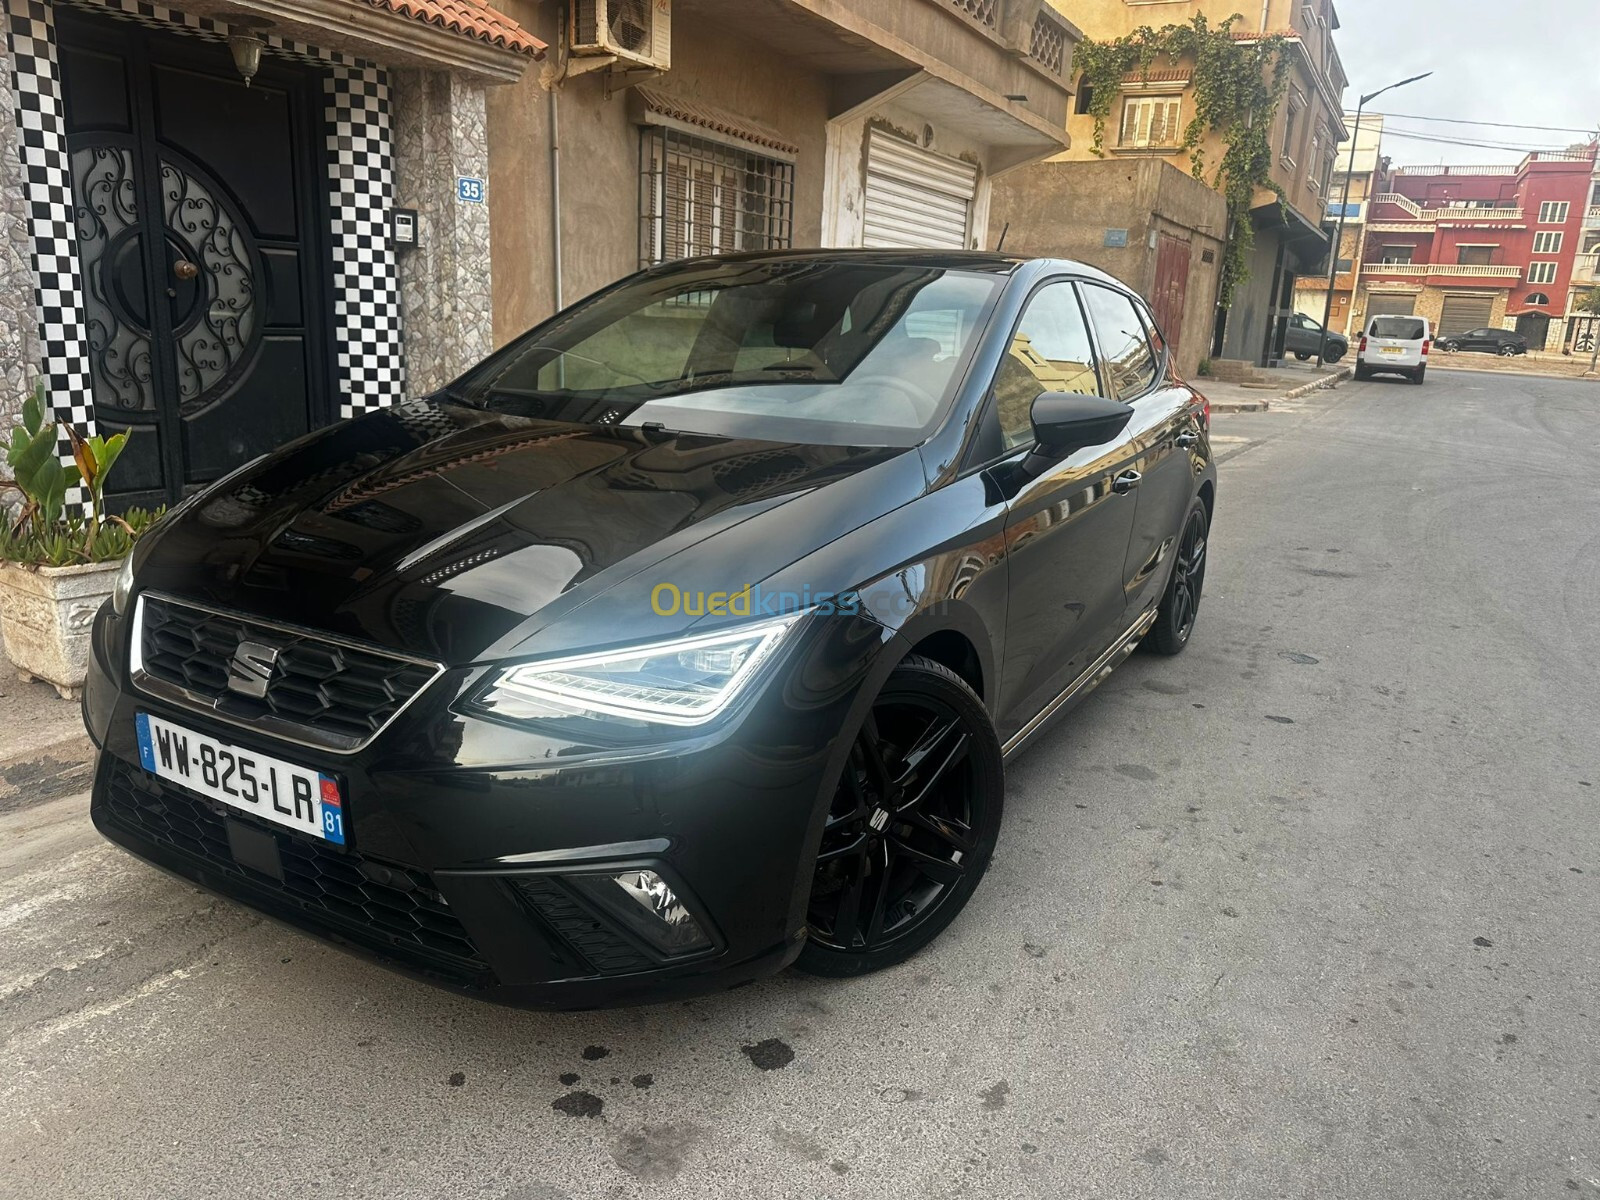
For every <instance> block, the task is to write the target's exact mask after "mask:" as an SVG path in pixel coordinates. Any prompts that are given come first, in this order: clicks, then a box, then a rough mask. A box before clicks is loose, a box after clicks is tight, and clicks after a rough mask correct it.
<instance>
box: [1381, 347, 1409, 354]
mask: <svg viewBox="0 0 1600 1200" xmlns="http://www.w3.org/2000/svg"><path fill="white" fill-rule="evenodd" d="M1380 349H1381V350H1382V351H1383V353H1385V354H1404V353H1405V351H1404V350H1402V349H1401V348H1400V347H1399V346H1382V347H1380Z"/></svg>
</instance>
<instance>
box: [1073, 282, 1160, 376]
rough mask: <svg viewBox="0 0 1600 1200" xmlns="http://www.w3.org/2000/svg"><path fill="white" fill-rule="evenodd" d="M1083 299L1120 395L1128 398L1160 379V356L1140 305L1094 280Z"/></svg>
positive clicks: (1084, 288)
mask: <svg viewBox="0 0 1600 1200" xmlns="http://www.w3.org/2000/svg"><path fill="white" fill-rule="evenodd" d="M1083 299H1084V303H1085V304H1086V305H1087V306H1088V308H1089V320H1090V321H1091V322H1092V323H1093V324H1094V332H1095V336H1096V337H1097V338H1098V339H1099V341H1100V353H1101V355H1102V358H1101V363H1102V365H1103V366H1104V367H1105V368H1106V370H1107V373H1108V374H1109V375H1110V376H1111V382H1112V384H1113V385H1114V386H1115V388H1116V392H1117V396H1118V397H1119V398H1121V399H1123V400H1126V399H1128V398H1130V397H1132V396H1137V395H1138V394H1139V393H1140V392H1143V391H1146V390H1147V389H1148V388H1149V387H1150V385H1151V384H1153V383H1154V382H1155V381H1156V356H1155V353H1154V352H1153V351H1152V350H1151V349H1150V341H1149V339H1148V338H1147V337H1146V336H1145V332H1144V322H1143V321H1142V320H1141V319H1140V317H1139V310H1138V308H1137V307H1136V306H1135V305H1134V303H1133V301H1132V300H1130V299H1128V297H1126V296H1124V295H1123V294H1122V293H1121V292H1113V291H1112V290H1111V289H1110V288H1103V287H1096V286H1095V285H1094V284H1092V283H1090V284H1085V285H1084V287H1083Z"/></svg>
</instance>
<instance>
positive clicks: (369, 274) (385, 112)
mask: <svg viewBox="0 0 1600 1200" xmlns="http://www.w3.org/2000/svg"><path fill="white" fill-rule="evenodd" d="M323 89H324V94H325V96H326V97H327V102H328V107H327V118H326V120H327V136H328V179H329V184H330V186H331V189H332V190H331V194H330V197H329V199H330V207H331V209H332V211H333V294H334V300H333V324H334V345H335V347H336V348H337V350H336V357H337V366H338V369H339V375H340V382H341V383H342V385H343V387H342V393H341V399H340V409H339V414H340V416H345V417H349V416H355V415H357V414H359V413H363V412H368V411H370V410H372V409H374V408H381V407H383V406H384V405H386V404H390V403H393V402H394V401H395V400H396V399H399V398H401V397H403V395H404V392H405V383H406V363H405V353H404V348H403V345H402V342H401V329H400V276H399V272H398V270H397V269H396V265H395V256H394V247H393V246H392V245H390V242H389V209H390V207H391V206H392V205H393V203H394V152H393V149H392V146H391V139H390V131H391V126H390V113H389V80H388V77H387V75H386V74H385V73H384V72H383V71H381V70H379V69H378V68H377V67H335V68H334V69H333V70H332V71H330V72H329V73H328V76H327V79H326V81H325V83H324V85H323Z"/></svg>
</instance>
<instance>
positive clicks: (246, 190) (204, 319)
mask: <svg viewBox="0 0 1600 1200" xmlns="http://www.w3.org/2000/svg"><path fill="white" fill-rule="evenodd" d="M61 43H62V45H61V66H62V81H63V87H64V92H65V98H66V108H67V132H68V148H69V151H70V154H71V161H72V187H73V212H74V219H75V222H76V226H77V237H78V253H79V261H80V265H81V268H82V274H83V288H84V305H85V310H86V316H87V321H88V333H89V337H88V341H89V346H90V368H91V375H92V378H93V381H94V413H95V420H96V422H97V424H98V426H99V428H100V430H101V432H103V433H112V432H115V431H117V430H121V429H128V430H131V431H132V437H131V438H130V441H129V447H128V450H127V452H126V453H125V454H124V455H123V458H122V460H121V461H120V462H119V464H118V467H117V471H116V473H115V474H114V475H113V476H112V479H111V490H112V492H113V493H114V494H116V495H117V496H118V499H119V501H120V502H121V503H123V504H131V503H143V504H152V503H161V502H172V501H175V500H177V499H180V498H181V497H182V495H183V494H184V492H186V491H188V490H192V489H193V488H194V487H196V486H198V485H200V484H204V483H206V482H208V481H210V480H212V479H215V478H217V477H218V476H220V475H222V474H224V473H226V472H227V471H228V470H230V469H232V468H233V467H234V466H237V465H238V464H240V463H242V462H246V461H248V460H249V459H251V458H254V457H255V456H257V455H258V454H261V453H263V452H265V451H266V450H270V449H271V448H273V447H274V446H277V445H280V444H282V443H283V442H285V441H288V440H289V439H291V438H293V437H295V436H298V435H299V434H301V433H304V432H306V431H307V430H308V429H311V428H314V427H315V426H316V425H319V424H321V423H323V421H324V420H325V419H326V418H327V414H328V404H327V398H326V380H327V378H328V371H327V370H326V368H325V365H324V362H325V360H324V357H323V356H324V354H325V349H324V339H323V336H322V330H323V324H322V321H321V319H320V317H321V314H322V313H323V312H324V311H325V301H324V293H325V284H324V282H323V279H324V270H323V266H322V264H323V261H324V257H323V254H322V252H321V236H320V233H319V230H320V228H321V225H322V221H321V219H320V214H321V212H322V205H323V197H322V194H321V193H322V190H323V189H322V188H321V187H320V186H319V184H318V176H319V172H318V171H317V170H316V160H315V157H314V153H313V150H312V146H313V144H314V142H313V133H312V126H311V121H312V118H313V116H314V112H315V109H314V102H315V92H314V90H313V88H314V84H315V79H314V77H312V76H311V74H310V72H309V71H302V70H298V69H294V68H288V67H283V66H276V67H270V66H264V68H263V70H262V72H261V74H260V75H259V76H258V77H257V79H256V80H255V82H254V85H253V86H251V87H249V88H246V87H245V86H244V84H243V82H242V81H241V80H240V79H239V78H238V76H237V75H236V74H233V72H232V63H231V61H230V60H229V58H228V55H227V51H226V49H225V48H224V47H221V46H219V45H216V44H214V43H194V42H191V41H190V40H189V39H185V38H182V37H180V36H178V35H176V34H167V33H164V32H160V31H156V30H145V29H143V28H142V27H140V26H137V25H132V24H128V23H121V22H119V23H116V24H115V25H110V24H107V23H102V22H94V21H90V20H82V19H77V18H64V19H63V20H62V22H61Z"/></svg>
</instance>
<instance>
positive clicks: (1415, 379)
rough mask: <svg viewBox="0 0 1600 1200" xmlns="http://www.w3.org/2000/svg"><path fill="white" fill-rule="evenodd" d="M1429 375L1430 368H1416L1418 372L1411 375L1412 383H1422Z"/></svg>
mask: <svg viewBox="0 0 1600 1200" xmlns="http://www.w3.org/2000/svg"><path fill="white" fill-rule="evenodd" d="M1427 376H1428V368H1427V367H1418V368H1417V370H1416V373H1415V374H1414V375H1412V376H1411V382H1412V383H1421V382H1422V381H1423V380H1424V379H1426V378H1427Z"/></svg>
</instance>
